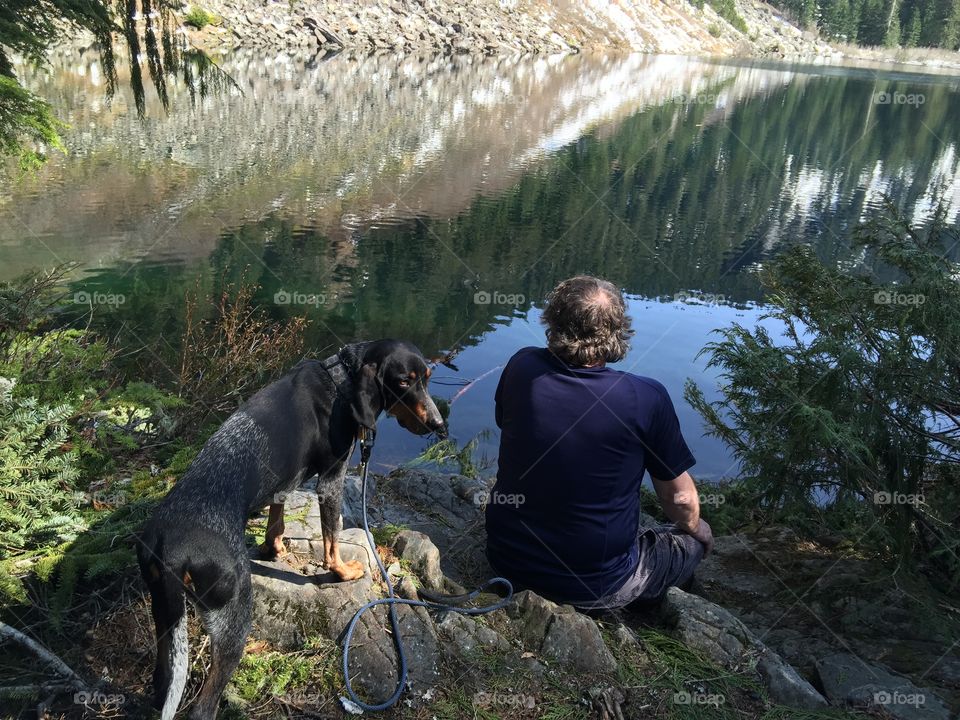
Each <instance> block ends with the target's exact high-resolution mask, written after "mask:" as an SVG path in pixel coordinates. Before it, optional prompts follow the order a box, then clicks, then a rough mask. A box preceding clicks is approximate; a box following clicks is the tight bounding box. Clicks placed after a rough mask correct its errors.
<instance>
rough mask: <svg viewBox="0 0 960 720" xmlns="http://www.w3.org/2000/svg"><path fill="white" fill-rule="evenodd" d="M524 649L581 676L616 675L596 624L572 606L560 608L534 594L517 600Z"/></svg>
mask: <svg viewBox="0 0 960 720" xmlns="http://www.w3.org/2000/svg"><path fill="white" fill-rule="evenodd" d="M515 601H516V606H515V608H514V609H513V611H512V612H513V615H514V616H515V617H516V618H518V619H519V620H520V622H521V623H522V626H521V635H522V638H523V642H524V645H526V646H527V647H528V648H530V649H531V650H533V651H534V652H538V653H540V654H541V655H543V656H544V657H546V658H549V659H552V660H556V661H559V662H561V663H564V665H565V666H566V667H569V668H573V669H574V670H578V671H581V672H613V671H614V670H615V669H616V667H617V661H616V660H615V659H614V657H613V654H612V653H611V652H610V649H609V648H608V647H607V646H606V644H604V642H603V638H602V637H601V636H600V629H599V628H598V627H597V624H596V623H595V622H594V621H593V620H592V619H590V618H589V617H587V616H586V615H583V614H581V613H579V612H577V611H576V609H575V608H573V607H572V606H570V605H557V604H556V603H553V602H550V601H549V600H546V599H545V598H542V597H540V596H539V595H537V594H536V593H534V592H531V591H529V590H524V591H523V592H521V593H518V594H517V595H516V596H515Z"/></svg>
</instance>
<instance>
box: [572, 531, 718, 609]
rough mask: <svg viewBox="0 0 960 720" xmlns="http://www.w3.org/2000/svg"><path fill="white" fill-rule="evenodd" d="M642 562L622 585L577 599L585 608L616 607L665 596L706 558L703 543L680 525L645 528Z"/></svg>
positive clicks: (642, 540)
mask: <svg viewBox="0 0 960 720" xmlns="http://www.w3.org/2000/svg"><path fill="white" fill-rule="evenodd" d="M637 541H638V543H639V544H640V563H639V564H638V565H637V569H636V570H635V571H634V572H633V574H632V575H630V576H629V577H628V578H627V580H626V582H624V583H623V585H621V586H620V588H619V589H617V590H615V591H614V592H612V593H610V594H609V595H606V596H604V597H602V598H599V599H598V600H597V601H596V602H592V603H577V607H578V608H579V609H581V610H615V609H616V608H622V607H625V606H626V605H629V604H630V603H633V602H638V604H642V603H644V602H654V601H657V600H659V599H660V598H662V597H663V596H664V595H665V594H666V592H667V589H668V588H670V587H671V586H673V585H683V584H684V583H685V582H687V581H688V580H689V579H690V578H692V577H693V571H694V570H695V569H696V567H697V565H698V564H700V561H701V560H702V559H703V549H704V548H703V544H702V543H701V542H700V541H699V540H697V539H696V538H695V537H693V536H692V535H688V534H687V533H685V532H683V530H681V529H680V528H678V527H677V526H676V525H673V524H670V525H658V526H656V527H648V528H641V531H640V536H639V538H638V540H637Z"/></svg>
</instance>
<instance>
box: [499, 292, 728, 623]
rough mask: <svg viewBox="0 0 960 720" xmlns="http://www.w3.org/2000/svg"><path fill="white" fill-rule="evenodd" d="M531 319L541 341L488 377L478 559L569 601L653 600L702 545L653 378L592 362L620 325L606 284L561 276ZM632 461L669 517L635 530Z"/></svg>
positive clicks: (619, 345)
mask: <svg viewBox="0 0 960 720" xmlns="http://www.w3.org/2000/svg"><path fill="white" fill-rule="evenodd" d="M543 323H544V324H545V325H546V327H547V347H546V348H535V347H528V348H524V349H522V350H520V351H519V352H517V354H516V355H514V356H513V357H512V358H511V359H510V362H509V363H508V364H507V366H506V368H504V371H503V375H502V377H501V378H500V384H499V386H498V387H497V392H496V421H497V425H498V426H499V427H500V429H501V435H500V458H499V470H498V472H497V482H496V485H495V486H494V487H493V490H492V491H491V494H490V498H489V501H488V503H487V508H486V526H487V557H488V558H489V560H490V563H491V565H492V566H493V568H494V570H495V571H496V572H497V573H499V574H501V575H504V576H505V577H507V578H508V579H510V580H511V581H512V582H514V583H515V585H517V586H518V588H527V589H530V590H533V591H534V592H537V593H539V594H540V595H543V596H544V597H546V598H548V599H550V600H553V601H555V602H561V603H568V604H571V605H574V606H576V607H578V608H580V609H583V610H602V609H613V608H619V607H624V606H627V605H630V604H631V603H635V602H636V603H637V604H638V605H639V604H646V603H647V602H652V601H656V600H659V599H660V598H661V597H662V596H663V595H664V593H666V591H667V588H669V587H670V586H671V585H681V584H683V583H685V582H687V581H688V580H689V579H690V578H691V577H692V576H693V571H694V568H696V566H697V564H698V563H699V562H700V560H701V559H702V558H703V556H704V555H705V554H706V553H707V552H709V551H710V549H711V547H712V545H713V535H712V533H711V531H710V526H709V525H708V524H707V523H706V522H704V521H703V520H702V519H701V518H700V502H699V496H698V494H697V488H696V486H695V485H694V482H693V478H692V477H690V473H689V472H687V471H688V470H689V469H690V468H691V467H692V466H693V465H694V462H695V460H694V458H693V455H692V454H691V453H690V450H689V449H688V448H687V444H686V443H685V442H684V439H683V436H682V435H681V433H680V423H679V421H678V420H677V414H676V412H675V411H674V408H673V403H672V402H671V401H670V396H669V395H668V394H667V391H666V389H665V388H664V387H663V385H661V384H660V383H659V382H657V381H656V380H652V379H650V378H646V377H641V376H639V375H633V374H631V373H629V372H623V371H620V370H614V369H612V368H608V367H606V364H607V363H611V362H617V361H618V360H622V359H623V357H624V356H625V355H626V353H627V349H628V339H629V337H630V336H631V335H632V334H633V331H632V330H631V329H630V319H629V318H628V317H627V315H626V305H625V303H624V300H623V296H622V295H621V294H620V292H619V291H618V290H617V288H615V287H614V286H613V285H612V284H610V283H609V282H607V281H605V280H601V279H599V278H594V277H588V276H580V277H574V278H571V279H569V280H565V281H563V282H562V283H560V284H559V285H558V286H557V287H556V288H555V289H554V291H553V293H552V294H551V296H550V298H549V301H548V304H547V307H546V310H544V313H543ZM645 471H649V473H650V476H651V478H652V479H653V486H654V489H655V490H656V493H657V497H658V498H659V499H660V505H661V507H662V508H663V511H664V513H665V514H666V516H667V517H668V518H669V519H670V520H671V521H672V524H670V525H665V526H660V527H653V528H645V529H643V530H642V532H641V531H640V528H639V524H640V484H641V482H642V481H643V475H644V472H645Z"/></svg>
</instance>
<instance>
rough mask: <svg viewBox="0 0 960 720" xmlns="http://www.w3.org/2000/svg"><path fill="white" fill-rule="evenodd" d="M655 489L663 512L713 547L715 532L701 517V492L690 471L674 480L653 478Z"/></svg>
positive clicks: (705, 543) (682, 527) (707, 546)
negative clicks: (698, 490)
mask: <svg viewBox="0 0 960 720" xmlns="http://www.w3.org/2000/svg"><path fill="white" fill-rule="evenodd" d="M653 489H654V490H655V491H656V493H657V497H658V498H659V499H660V507H662V508H663V514H664V515H666V516H667V517H668V518H669V519H670V521H671V522H673V523H675V524H676V525H677V527H679V528H680V529H681V530H683V531H684V532H686V533H687V534H688V535H692V536H693V537H695V538H696V539H697V540H699V541H700V542H702V543H703V544H704V545H705V546H706V551H707V552H710V550H711V549H712V548H713V533H712V532H711V530H710V526H709V525H708V524H707V523H706V522H704V521H703V520H702V519H701V518H700V494H699V493H698V492H697V486H696V484H695V483H694V482H693V477H691V475H690V473H688V472H684V473H683V474H681V475H678V476H677V477H675V478H673V480H660V479H657V478H654V479H653Z"/></svg>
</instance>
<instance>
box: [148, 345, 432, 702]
mask: <svg viewBox="0 0 960 720" xmlns="http://www.w3.org/2000/svg"><path fill="white" fill-rule="evenodd" d="M429 378H430V369H429V367H428V366H427V363H426V362H425V361H424V359H423V357H422V356H421V354H420V352H419V351H418V350H417V349H416V348H415V347H413V346H412V345H410V344H409V343H405V342H401V341H397V340H378V341H375V342H368V343H358V344H355V345H348V346H347V347H345V348H343V349H342V350H341V351H340V352H339V353H337V355H335V356H333V357H331V358H329V359H327V360H325V361H322V362H321V361H316V360H304V361H303V362H301V363H299V364H298V365H297V366H296V367H295V368H293V370H291V371H290V372H289V373H288V374H286V375H285V376H283V377H282V378H280V379H279V380H277V381H276V382H274V383H272V384H270V385H268V386H267V387H265V388H264V389H262V390H261V391H260V392H258V393H257V394H256V395H254V396H253V397H251V398H250V399H249V400H248V401H247V402H246V403H245V404H244V405H243V406H242V407H241V408H240V409H239V410H237V412H235V413H234V414H233V415H231V416H230V417H229V418H227V420H226V422H225V423H224V424H223V425H222V426H221V427H220V429H219V430H217V432H216V433H214V434H213V436H212V437H211V438H210V439H209V440H208V441H207V443H206V445H204V446H203V449H202V450H201V451H200V453H199V455H197V457H196V459H195V460H194V461H193V464H192V465H191V466H190V468H189V469H188V470H187V472H186V473H185V474H184V475H183V477H182V478H181V479H180V481H179V482H178V483H177V484H176V486H175V487H174V488H173V489H172V490H171V491H170V493H169V495H167V497H166V498H165V499H164V501H163V502H162V503H161V504H160V506H159V507H158V508H157V510H156V512H155V513H154V515H153V517H152V518H151V519H150V521H149V523H148V524H147V526H146V528H145V530H144V532H143V535H142V537H141V542H140V544H139V545H138V559H139V562H140V572H141V573H142V575H143V578H144V580H145V581H146V583H147V587H148V588H149V590H150V596H151V599H152V607H153V618H154V621H155V623H156V628H157V665H156V669H155V670H154V675H153V686H154V692H155V696H154V702H155V704H156V706H157V708H158V709H159V708H162V717H163V720H170V719H171V718H173V716H174V713H175V712H176V710H177V706H178V704H179V702H180V696H181V695H182V694H183V689H184V685H185V683H186V679H187V660H188V655H187V625H186V603H185V599H186V598H187V597H189V598H190V599H191V600H192V601H193V603H194V605H195V606H196V607H197V609H198V611H199V614H200V617H201V619H202V620H203V625H204V627H205V629H206V631H207V633H208V634H209V635H210V652H211V664H210V674H209V676H208V677H207V679H206V682H205V683H204V685H203V689H202V690H201V692H200V695H199V697H198V698H197V701H196V703H195V704H194V707H193V709H192V712H191V713H190V717H191V718H197V719H198V720H207V719H209V718H214V717H215V716H216V713H217V706H218V705H219V701H220V695H221V694H222V693H223V689H224V687H225V686H226V684H227V682H228V681H229V680H230V676H231V675H232V674H233V671H234V670H235V669H236V667H237V663H239V662H240V658H241V656H242V654H243V647H244V644H245V642H246V639H247V635H248V634H249V632H250V622H251V603H252V596H251V589H250V567H249V560H248V555H247V550H246V547H245V544H244V529H245V526H246V522H247V519H248V517H249V516H250V515H251V513H253V512H255V511H257V510H259V509H260V508H262V507H264V506H265V505H268V504H269V505H270V518H269V524H268V530H267V536H266V541H265V542H264V546H263V548H262V550H263V554H264V555H266V556H273V555H276V554H278V553H282V552H283V542H282V535H283V502H282V496H283V493H286V492H288V491H290V490H293V489H294V488H296V487H298V486H299V485H300V484H301V483H302V482H303V481H304V480H306V479H307V478H309V477H312V476H313V475H314V474H316V475H318V476H319V479H318V482H317V492H318V495H319V499H320V519H321V522H322V525H323V545H324V554H325V564H326V566H327V569H328V570H330V571H332V572H334V573H336V574H337V575H338V576H339V577H340V578H341V579H342V580H354V579H356V578H359V577H361V576H362V575H363V569H362V567H361V565H360V564H359V563H357V562H356V561H353V562H344V561H343V560H342V559H341V558H340V551H339V547H338V545H337V535H336V532H337V526H338V520H339V516H340V510H341V502H342V496H343V479H344V475H345V473H346V467H347V461H348V460H349V458H350V454H351V450H352V448H353V445H354V440H355V439H356V438H357V436H358V433H359V432H360V431H361V429H362V428H373V426H374V423H375V422H376V419H377V416H378V415H379V414H380V412H381V411H386V412H387V413H388V414H390V415H393V416H394V417H396V418H397V420H398V422H399V423H400V424H401V425H402V426H403V427H404V428H406V429H407V430H409V431H410V432H413V433H416V434H418V435H425V434H427V433H429V432H436V433H438V434H439V435H441V436H443V435H444V434H445V433H446V428H445V425H444V422H443V419H442V418H441V416H440V413H439V412H438V410H437V407H436V405H435V404H434V403H433V401H432V400H431V399H430V395H429V393H428V392H427V383H428V381H429Z"/></svg>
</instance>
